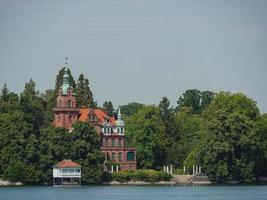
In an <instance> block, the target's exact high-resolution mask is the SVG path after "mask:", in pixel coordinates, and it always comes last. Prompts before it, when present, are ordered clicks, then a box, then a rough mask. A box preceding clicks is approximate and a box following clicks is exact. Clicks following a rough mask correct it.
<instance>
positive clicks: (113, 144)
mask: <svg viewBox="0 0 267 200" xmlns="http://www.w3.org/2000/svg"><path fill="white" fill-rule="evenodd" d="M112 146H113V147H114V146H115V139H114V138H112Z"/></svg>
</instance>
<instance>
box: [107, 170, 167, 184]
mask: <svg viewBox="0 0 267 200" xmlns="http://www.w3.org/2000/svg"><path fill="white" fill-rule="evenodd" d="M171 178H172V176H171V175H170V174H167V173H165V172H162V171H156V170H141V169H140V170H124V171H117V172H113V173H111V174H105V177H104V180H105V181H118V182H128V181H144V182H158V181H170V180H171Z"/></svg>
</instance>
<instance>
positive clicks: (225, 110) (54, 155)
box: [0, 69, 267, 184]
mask: <svg viewBox="0 0 267 200" xmlns="http://www.w3.org/2000/svg"><path fill="white" fill-rule="evenodd" d="M63 71H64V69H61V70H60V72H59V73H58V75H57V78H56V84H55V88H54V89H53V90H52V89H49V90H46V91H45V93H39V92H38V91H37V90H36V86H35V82H34V81H32V80H30V81H29V82H28V83H26V84H25V88H24V90H23V92H22V93H21V94H19V95H18V94H16V93H14V92H10V91H9V90H8V88H7V86H6V85H4V87H3V88H2V90H1V94H0V178H2V179H7V180H10V181H14V182H16V181H21V182H23V183H26V184H50V183H51V180H52V177H51V176H52V166H53V165H54V164H55V163H56V162H58V161H60V160H62V159H72V160H74V161H77V162H79V163H81V164H82V166H83V177H82V178H83V179H82V181H83V183H86V184H88V183H97V182H101V180H102V178H103V174H102V171H103V162H104V156H103V154H102V153H101V150H100V146H99V145H100V144H99V138H98V135H97V134H96V132H95V130H94V128H93V127H91V126H90V125H89V124H87V123H80V122H79V123H77V124H75V127H74V131H72V132H71V133H70V132H68V131H66V130H65V129H60V128H54V127H53V126H52V125H51V124H52V120H53V118H54V116H53V113H52V108H53V107H54V106H55V100H56V94H57V92H58V89H59V87H60V85H61V84H62V76H63ZM68 73H69V75H70V77H71V84H72V87H73V89H74V92H75V93H76V98H77V103H78V106H80V107H82V106H86V107H92V108H96V107H98V105H97V102H96V101H95V100H94V98H93V94H92V92H91V89H90V85H89V81H88V79H86V78H85V77H84V76H83V75H82V74H81V75H80V76H79V78H78V80H77V81H75V80H74V78H73V77H72V75H71V72H70V71H69V72H68ZM101 108H102V109H104V110H106V112H107V113H109V114H110V115H115V116H116V111H115V109H114V107H113V105H112V102H110V101H106V102H105V103H104V105H103V106H102V107H101ZM120 108H121V112H122V114H123V115H124V116H123V117H124V119H125V121H126V137H127V144H128V145H129V146H135V147H137V164H138V168H139V169H156V170H159V169H161V168H162V167H163V166H164V165H169V164H172V165H173V166H174V167H175V168H177V169H179V168H180V169H181V168H182V167H183V166H184V165H185V166H186V168H187V170H191V169H192V166H193V165H201V166H202V169H203V170H204V171H205V172H206V173H207V174H208V175H209V177H210V179H211V180H212V181H215V182H231V181H239V182H255V181H257V180H258V178H259V177H260V176H267V140H266V139H267V138H266V137H267V115H266V114H260V112H259V109H258V107H257V105H256V102H255V101H253V100H252V99H250V98H248V97H246V96H245V95H243V94H239V93H238V94H231V93H226V92H222V93H219V94H215V93H213V92H210V91H203V92H201V91H199V90H195V89H194V90H187V91H186V92H185V93H184V94H182V95H181V96H180V97H179V98H178V100H177V105H176V106H174V107H172V106H171V105H170V102H169V100H168V98H167V97H163V98H162V100H161V101H160V102H159V104H158V105H144V104H140V103H136V102H132V103H129V104H128V105H122V106H121V107H120Z"/></svg>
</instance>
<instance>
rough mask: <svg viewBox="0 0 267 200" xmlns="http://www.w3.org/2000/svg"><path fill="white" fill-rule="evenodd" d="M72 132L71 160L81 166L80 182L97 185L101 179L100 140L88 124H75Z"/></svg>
mask: <svg viewBox="0 0 267 200" xmlns="http://www.w3.org/2000/svg"><path fill="white" fill-rule="evenodd" d="M73 127H74V131H73V132H72V141H73V142H72V145H71V152H70V153H71V158H72V159H73V160H75V161H77V162H79V163H80V164H81V165H82V166H83V176H82V182H83V183H85V184H92V183H99V182H100V181H101V178H102V172H103V163H104V160H105V157H104V154H103V153H102V151H101V149H100V139H99V136H98V134H97V133H96V130H95V128H94V127H92V126H91V125H90V124H89V123H85V122H77V123H75V124H74V126H73Z"/></svg>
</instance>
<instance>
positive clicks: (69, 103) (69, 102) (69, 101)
mask: <svg viewBox="0 0 267 200" xmlns="http://www.w3.org/2000/svg"><path fill="white" fill-rule="evenodd" d="M68 107H69V108H70V107H71V100H68Z"/></svg>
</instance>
